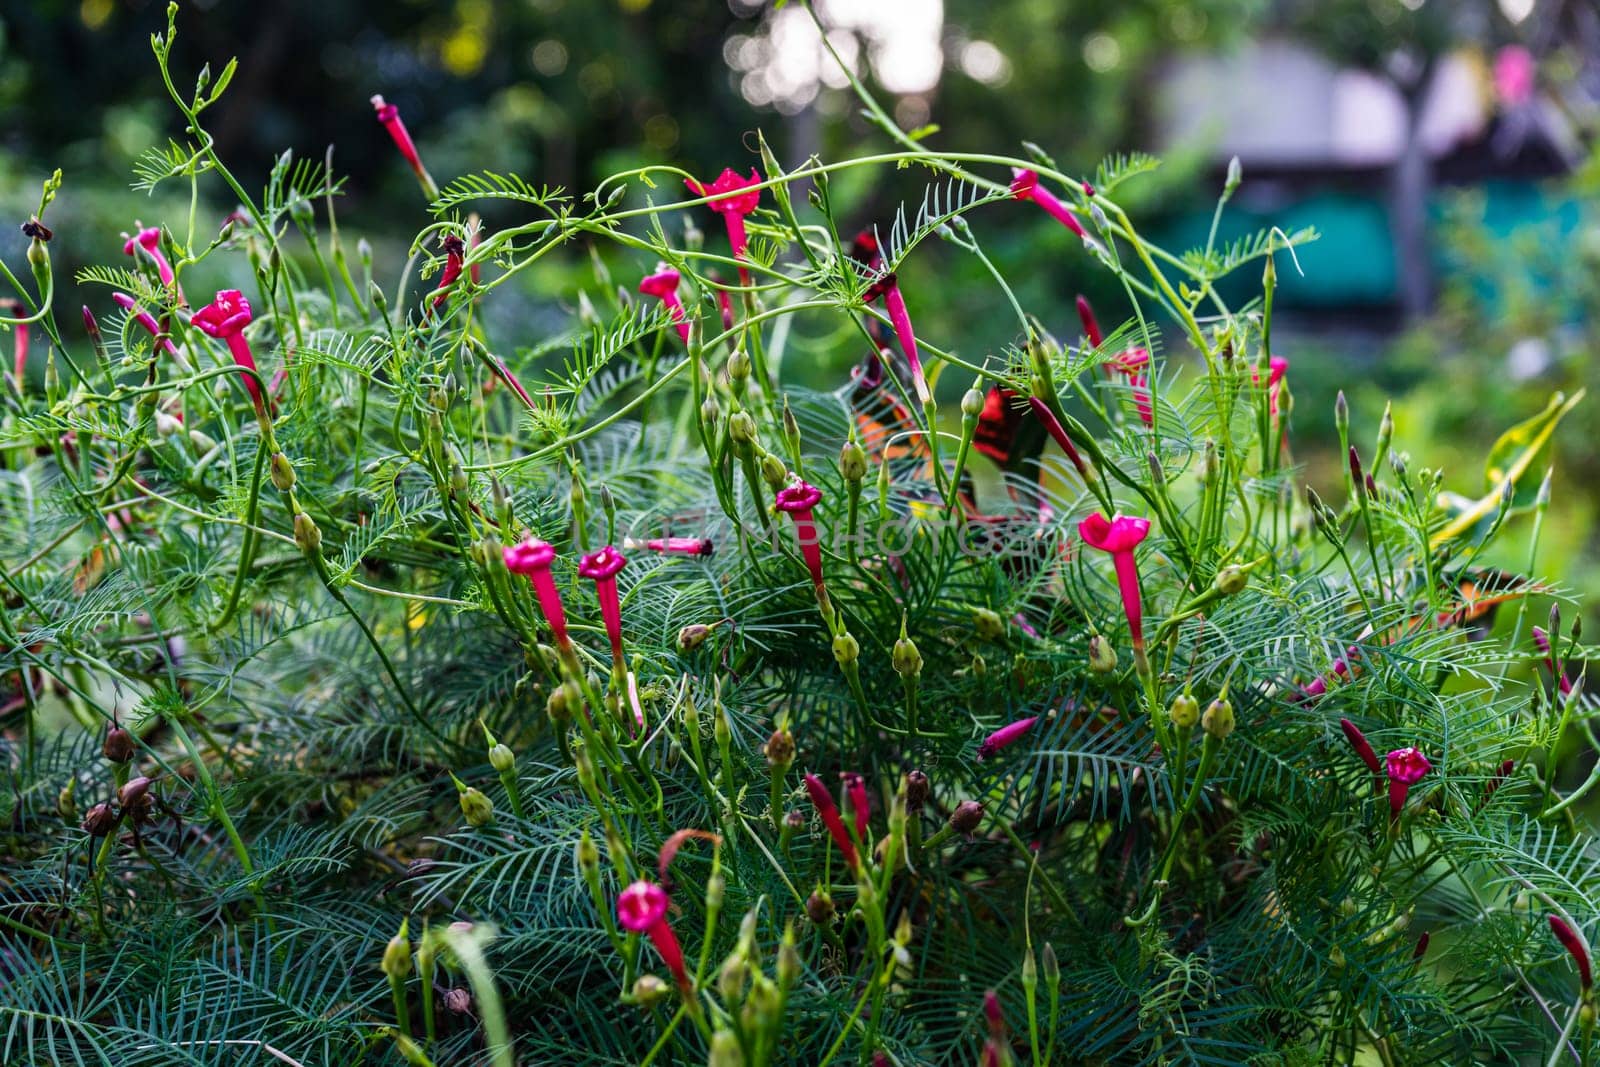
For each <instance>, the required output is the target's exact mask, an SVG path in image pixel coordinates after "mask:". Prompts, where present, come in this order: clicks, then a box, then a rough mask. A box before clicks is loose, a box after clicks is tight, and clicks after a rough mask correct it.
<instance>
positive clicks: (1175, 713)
mask: <svg viewBox="0 0 1600 1067" xmlns="http://www.w3.org/2000/svg"><path fill="white" fill-rule="evenodd" d="M1167 716H1168V718H1170V719H1171V720H1172V725H1174V726H1176V727H1177V728H1178V729H1180V730H1188V729H1190V728H1192V727H1193V726H1194V724H1195V723H1197V722H1199V721H1200V702H1199V701H1198V700H1196V699H1195V698H1194V697H1193V696H1191V695H1189V694H1188V693H1179V694H1178V695H1177V696H1175V697H1173V698H1172V706H1171V707H1170V708H1168V709H1167Z"/></svg>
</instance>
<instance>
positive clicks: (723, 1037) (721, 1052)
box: [706, 1030, 744, 1067]
mask: <svg viewBox="0 0 1600 1067" xmlns="http://www.w3.org/2000/svg"><path fill="white" fill-rule="evenodd" d="M706 1067H744V1051H743V1050H742V1049H740V1048H739V1038H738V1035H736V1034H735V1033H734V1032H733V1031H732V1030H718V1031H717V1032H716V1033H714V1034H712V1035H711V1055H710V1056H709V1057H708V1058H707V1059H706Z"/></svg>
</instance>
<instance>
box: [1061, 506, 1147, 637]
mask: <svg viewBox="0 0 1600 1067" xmlns="http://www.w3.org/2000/svg"><path fill="white" fill-rule="evenodd" d="M1149 533H1150V520H1149V519H1141V518H1137V517H1135V516H1130V515H1116V516H1114V517H1112V518H1110V519H1107V518H1106V517H1105V516H1104V515H1102V514H1100V513H1099V512H1095V513H1094V514H1093V515H1090V516H1089V517H1088V518H1087V519H1084V520H1083V521H1082V522H1080V523H1078V536H1079V537H1081V538H1083V543H1084V544H1086V545H1088V546H1089V547H1090V548H1098V549H1099V550H1100V551H1102V552H1109V553H1111V562H1112V564H1113V566H1115V567H1116V570H1117V588H1118V590H1119V591H1120V592H1121V593H1122V610H1123V611H1124V612H1125V613H1126V614H1127V616H1128V632H1129V634H1130V636H1131V637H1132V639H1133V654H1134V658H1135V659H1137V660H1138V661H1139V662H1140V663H1143V662H1144V598H1143V594H1142V593H1141V592H1140V590H1139V566H1138V564H1137V563H1136V562H1135V561H1134V558H1133V550H1134V549H1135V548H1136V547H1137V546H1138V544H1139V542H1141V541H1143V540H1144V539H1145V537H1146V536H1147V535H1148V534H1149Z"/></svg>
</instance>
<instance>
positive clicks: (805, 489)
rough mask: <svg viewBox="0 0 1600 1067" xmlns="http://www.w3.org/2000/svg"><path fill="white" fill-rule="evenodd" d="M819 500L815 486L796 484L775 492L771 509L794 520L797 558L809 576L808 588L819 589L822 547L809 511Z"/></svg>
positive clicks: (802, 483) (818, 493) (820, 583)
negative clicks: (797, 550)
mask: <svg viewBox="0 0 1600 1067" xmlns="http://www.w3.org/2000/svg"><path fill="white" fill-rule="evenodd" d="M821 500H822V490H820V489H818V488H817V487H816V486H814V485H809V484H807V483H806V482H803V481H799V480H796V481H795V483H794V484H793V485H791V486H789V487H788V488H787V489H780V490H779V491H778V496H777V500H776V501H775V502H774V503H773V507H774V508H776V509H777V510H779V511H783V512H787V513H788V514H789V517H790V518H792V519H794V536H795V540H797V541H798V542H799V543H800V555H801V557H802V558H803V559H804V560H805V561H806V569H807V570H809V571H810V572H811V584H812V585H814V586H815V587H816V588H817V589H819V590H820V589H822V545H821V544H820V543H819V542H818V539H817V523H816V519H815V517H814V516H813V515H812V512H811V509H812V508H814V507H816V506H817V504H818V502H819V501H821Z"/></svg>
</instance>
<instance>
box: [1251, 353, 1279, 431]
mask: <svg viewBox="0 0 1600 1067" xmlns="http://www.w3.org/2000/svg"><path fill="white" fill-rule="evenodd" d="M1287 373H1289V361H1288V360H1286V359H1284V358H1283V357H1282V356H1273V357H1272V358H1271V359H1269V360H1267V410H1268V411H1269V412H1270V413H1271V415H1272V417H1273V418H1277V417H1278V383H1279V382H1281V381H1283V376H1284V375H1285V374H1287ZM1250 384H1252V385H1255V386H1257V387H1259V386H1260V385H1261V375H1260V374H1259V373H1257V372H1256V371H1253V370H1252V371H1251V372H1250Z"/></svg>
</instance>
